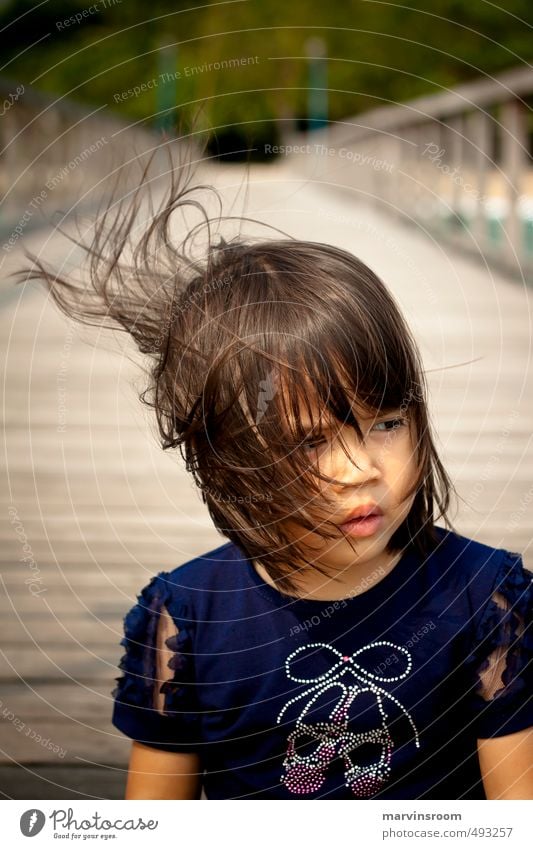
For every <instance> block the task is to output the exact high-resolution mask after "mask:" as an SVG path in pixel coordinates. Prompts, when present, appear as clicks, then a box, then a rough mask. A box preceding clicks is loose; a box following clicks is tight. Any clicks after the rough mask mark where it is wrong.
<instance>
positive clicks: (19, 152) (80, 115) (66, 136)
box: [0, 79, 156, 251]
mask: <svg viewBox="0 0 533 849" xmlns="http://www.w3.org/2000/svg"><path fill="white" fill-rule="evenodd" d="M155 143H156V136H155V134H153V133H151V132H149V131H147V130H144V129H142V128H139V127H135V129H129V127H128V125H127V124H125V123H124V122H123V121H121V120H119V118H118V117H116V116H113V114H112V113H110V112H108V110H106V109H105V108H100V109H89V108H87V107H81V106H79V105H77V104H75V103H73V102H71V101H66V100H65V99H63V98H53V97H51V96H49V95H44V94H42V93H39V92H38V91H36V90H34V89H30V88H26V87H25V86H24V85H23V84H21V83H17V82H14V81H11V80H6V79H0V241H1V245H0V247H1V248H2V249H3V250H4V251H9V250H11V249H12V247H13V246H14V245H15V244H16V243H17V241H18V239H19V238H21V236H22V234H23V233H25V232H26V231H27V230H28V229H30V228H31V227H33V226H35V225H36V224H41V225H42V224H45V223H47V222H48V221H49V220H50V219H54V220H55V219H56V218H57V213H58V211H59V213H60V214H61V213H65V212H67V213H68V212H69V211H70V210H72V209H74V208H75V209H76V210H80V209H87V208H94V207H95V206H96V205H97V203H98V200H99V198H100V197H101V196H102V195H103V194H104V193H105V192H106V191H108V190H109V185H110V181H112V180H113V175H114V173H115V172H116V170H117V168H119V167H120V165H121V164H123V163H124V162H125V161H127V159H128V157H129V158H131V157H133V156H134V155H135V153H136V152H137V153H141V152H143V151H147V150H149V149H150V148H152V147H153V146H154V144H155Z"/></svg>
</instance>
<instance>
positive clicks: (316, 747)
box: [277, 640, 420, 798]
mask: <svg viewBox="0 0 533 849" xmlns="http://www.w3.org/2000/svg"><path fill="white" fill-rule="evenodd" d="M380 646H385V647H387V648H390V649H394V651H396V652H400V654H403V655H404V657H405V659H406V661H407V666H406V668H405V669H404V671H403V672H402V673H401V674H400V675H376V674H375V673H373V672H369V671H368V670H367V669H365V668H364V666H362V665H361V664H360V663H358V661H357V660H356V658H359V656H360V655H362V654H365V653H367V652H368V651H369V650H371V649H375V648H379V647H380ZM313 649H324V650H327V652H328V653H329V654H330V655H332V656H333V664H332V666H331V667H330V668H329V669H328V670H327V671H326V672H324V673H323V674H321V675H317V676H315V677H312V678H302V677H299V676H296V675H295V674H294V673H293V671H292V670H291V664H292V663H293V662H294V660H295V659H296V658H297V657H298V656H299V655H300V656H301V655H302V653H305V652H309V651H310V650H313ZM411 669H412V660H411V655H410V653H409V651H408V650H407V649H405V648H404V647H403V646H397V645H395V644H394V643H391V642H389V641H388V640H376V641H375V642H372V643H369V644H368V645H366V646H363V647H362V648H360V649H358V650H357V651H356V652H354V654H353V655H352V656H351V657H349V656H348V655H342V654H341V653H340V652H338V651H337V650H336V649H334V648H333V646H331V645H329V644H328V643H321V642H316V643H309V644H308V645H306V646H300V647H299V648H297V649H296V650H295V651H293V652H292V653H291V654H290V655H289V656H288V658H287V660H286V661H285V670H286V672H287V676H288V678H290V679H291V681H296V682H298V683H302V684H310V685H311V686H310V687H308V688H307V689H306V690H305V691H304V692H303V693H300V694H299V695H298V696H295V697H294V698H292V699H289V701H288V702H287V703H286V705H285V706H284V707H283V708H282V710H281V711H280V713H279V715H278V718H277V722H278V723H279V722H280V721H281V718H282V716H283V714H284V713H285V711H286V710H287V709H288V708H289V707H290V705H292V704H294V703H296V702H298V701H300V699H305V698H307V702H306V703H305V706H304V708H303V710H302V711H301V712H300V714H299V716H298V718H297V720H296V727H295V729H294V730H293V731H292V732H291V734H289V737H288V740H287V742H288V748H287V755H286V757H285V760H284V761H283V767H284V770H285V772H284V774H283V775H282V777H281V779H280V780H281V782H282V783H284V784H285V786H286V787H287V789H288V790H289V791H290V792H291V793H298V794H308V793H314V792H315V791H317V790H319V789H320V787H321V786H322V784H323V782H324V781H325V778H326V772H327V769H328V767H329V764H330V763H331V761H332V760H333V759H334V758H335V757H340V758H342V759H343V762H344V775H345V784H346V786H347V787H349V788H350V790H351V791H352V793H353V794H354V796H357V797H360V798H369V797H371V796H373V795H374V794H375V793H376V792H377V791H378V790H379V789H381V787H382V786H383V785H384V784H385V783H386V781H387V780H388V778H389V777H390V771H391V766H390V764H391V759H392V751H393V748H394V744H393V740H392V737H391V735H390V733H389V729H388V727H387V719H388V717H387V713H386V711H385V708H384V702H386V701H387V700H390V701H392V702H394V704H396V705H397V706H398V707H399V708H400V709H401V711H402V713H403V714H404V715H405V716H406V717H407V719H408V720H409V722H410V724H411V727H412V729H413V734H414V741H415V745H416V747H417V748H419V747H420V741H419V736H418V731H417V729H416V726H415V724H414V722H413V720H412V717H411V716H410V714H409V713H408V712H407V711H406V709H405V708H404V706H403V705H402V704H401V703H400V702H399V701H398V699H396V698H395V697H394V696H392V695H391V694H390V693H388V692H387V691H386V690H385V689H384V688H383V687H380V686H379V683H377V682H389V683H392V682H394V681H400V680H401V679H403V678H406V677H407V675H409V673H410V671H411ZM335 689H337V690H339V698H338V700H337V702H336V705H335V707H334V708H333V710H332V711H331V713H330V714H329V717H328V720H329V721H328V722H308V721H306V714H307V713H308V712H309V710H310V709H311V708H312V706H313V705H314V704H315V702H317V700H318V699H319V698H320V697H321V696H322V695H323V694H324V693H327V692H328V691H331V690H335ZM365 692H367V693H372V694H373V695H374V696H375V698H376V704H377V707H378V709H379V713H380V718H381V724H380V725H378V727H376V728H373V729H371V730H369V731H363V732H357V731H356V730H355V729H354V728H353V727H350V726H349V708H350V706H351V704H352V703H353V701H354V700H355V699H356V698H357V697H358V696H360V695H361V694H362V693H365ZM352 726H353V722H352ZM364 744H371V745H372V746H374V747H375V749H376V751H377V753H378V754H377V755H376V757H375V758H373V759H372V760H371V762H370V763H366V764H365V765H361V763H360V762H359V763H358V761H357V755H358V749H359V748H360V747H361V746H362V745H364ZM304 745H305V746H306V749H307V750H310V751H309V752H308V753H307V754H300V753H299V751H298V749H299V748H302V747H303V746H304Z"/></svg>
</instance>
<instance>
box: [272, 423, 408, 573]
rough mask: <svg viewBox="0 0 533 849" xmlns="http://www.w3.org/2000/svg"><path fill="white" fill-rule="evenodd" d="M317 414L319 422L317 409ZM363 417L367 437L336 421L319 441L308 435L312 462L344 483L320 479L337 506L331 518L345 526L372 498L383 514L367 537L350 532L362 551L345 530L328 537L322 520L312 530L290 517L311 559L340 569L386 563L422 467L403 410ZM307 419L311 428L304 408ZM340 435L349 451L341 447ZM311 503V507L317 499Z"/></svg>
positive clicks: (293, 530)
mask: <svg viewBox="0 0 533 849" xmlns="http://www.w3.org/2000/svg"><path fill="white" fill-rule="evenodd" d="M313 419H314V422H317V421H318V415H317V414H315V410H313ZM358 422H359V425H360V427H361V430H362V432H363V434H364V442H360V441H359V439H358V437H357V434H356V432H355V430H354V429H353V428H352V427H349V426H348V425H343V424H341V423H340V422H338V421H334V422H333V423H332V425H331V426H329V427H325V426H324V427H323V428H322V430H321V435H320V436H319V437H317V438H316V439H315V440H312V439H308V440H307V439H306V443H307V445H306V451H307V453H308V456H309V460H310V462H313V463H316V464H317V465H318V468H319V470H320V472H321V473H322V474H324V475H327V476H328V477H332V478H336V479H337V480H339V481H342V482H343V483H344V485H341V484H340V483H339V484H330V483H328V482H327V481H321V487H322V491H323V492H324V493H325V494H327V495H328V497H329V498H332V499H333V501H334V502H335V504H336V505H337V506H336V508H332V510H333V513H332V514H331V515H330V520H331V521H333V522H334V523H335V524H338V525H340V524H342V523H343V522H345V521H346V520H347V519H348V517H349V516H350V514H351V513H352V512H353V511H354V510H355V509H356V508H357V507H358V506H360V505H366V504H367V503H369V502H371V503H375V504H377V505H378V506H379V508H380V509H381V511H382V513H383V515H382V517H381V519H380V520H378V527H377V528H376V529H375V531H372V528H370V529H369V530H370V533H369V535H367V536H350V539H351V540H353V543H354V547H355V550H356V551H357V554H355V553H354V550H353V548H352V547H351V545H350V543H349V542H347V541H346V540H345V539H344V537H343V536H342V533H341V531H340V530H339V539H338V540H334V539H327V538H325V537H324V536H322V535H321V533H320V526H319V525H317V528H316V532H313V533H311V532H309V531H307V530H305V529H304V528H302V527H301V526H298V525H297V524H296V523H294V522H292V520H290V518H289V519H288V521H287V527H288V529H289V531H290V533H291V536H294V537H295V538H297V539H299V540H301V542H303V543H304V545H305V546H306V548H308V550H309V554H310V555H311V556H312V559H314V560H318V561H319V562H320V563H322V564H324V566H330V567H333V568H338V569H343V568H345V567H347V566H348V565H350V564H353V563H354V562H358V563H368V564H369V565H371V564H372V563H373V562H375V563H376V566H379V565H385V561H387V560H388V559H390V556H391V555H390V554H387V552H386V551H385V549H386V546H387V544H388V542H389V540H390V538H391V537H392V535H393V534H394V532H395V531H396V530H397V529H398V527H399V526H400V525H401V524H402V522H403V521H404V520H405V518H406V517H407V515H408V513H409V511H410V509H411V507H412V505H413V501H414V498H415V495H412V496H411V497H410V498H409V499H407V500H405V496H404V493H406V492H407V491H408V488H409V486H410V485H411V484H412V483H413V482H414V478H415V476H416V471H417V470H416V455H415V442H416V440H415V439H414V438H413V433H412V429H413V427H412V426H410V424H409V421H408V419H407V418H406V415H405V414H404V412H403V411H402V410H400V409H398V410H393V411H390V412H389V413H386V414H373V415H369V414H368V412H367V413H363V412H362V411H361V412H360V413H359V415H358ZM302 424H303V425H304V426H305V427H306V429H307V430H309V431H310V429H311V427H312V423H311V422H310V421H309V420H308V418H307V415H306V414H305V413H304V412H303V411H302ZM340 436H342V439H343V440H344V444H345V447H346V450H347V451H348V453H349V456H346V454H345V452H344V450H343V448H342V446H341V443H340V439H339V437H340ZM352 459H353V460H354V461H355V463H357V466H356V465H354V463H353V462H352ZM309 507H310V509H311V510H312V504H311V505H309Z"/></svg>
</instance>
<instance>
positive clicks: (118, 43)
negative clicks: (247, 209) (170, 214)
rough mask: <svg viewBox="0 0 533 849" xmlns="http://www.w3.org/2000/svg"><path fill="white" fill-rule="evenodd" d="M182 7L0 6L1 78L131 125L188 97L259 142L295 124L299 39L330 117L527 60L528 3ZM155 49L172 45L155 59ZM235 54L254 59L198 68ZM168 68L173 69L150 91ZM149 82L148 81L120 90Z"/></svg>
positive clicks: (182, 104) (316, 0) (303, 69)
mask: <svg viewBox="0 0 533 849" xmlns="http://www.w3.org/2000/svg"><path fill="white" fill-rule="evenodd" d="M192 2H193V0H186V2H185V0H171V2H169V0H151V2H150V3H146V2H144V0H95V2H93V3H92V4H90V3H87V2H75V0H45V2H41V3H40V4H35V2H30V0H11V2H4V3H3V4H1V5H0V29H2V42H1V47H0V51H1V54H2V55H1V59H2V66H3V70H2V74H3V75H5V76H7V77H9V78H11V79H13V80H16V81H17V82H20V81H22V82H23V83H24V84H25V85H29V84H33V85H34V86H35V87H37V88H39V89H41V90H43V91H46V92H49V93H53V94H55V95H57V94H59V95H61V96H66V97H69V98H71V99H74V100H76V101H79V102H82V103H85V104H87V105H89V106H98V105H102V104H107V106H108V108H109V109H112V110H115V111H116V112H118V113H119V114H121V115H122V116H124V117H125V118H126V119H129V120H134V121H143V122H147V123H154V122H156V121H157V116H156V112H157V111H158V110H160V109H163V108H168V104H169V103H170V104H174V105H175V109H174V114H173V119H175V118H176V117H177V116H178V115H179V117H180V118H181V119H182V120H184V121H185V126H186V125H187V121H188V120H189V119H190V116H191V115H192V114H193V111H194V110H197V109H198V107H199V105H201V107H202V118H201V120H202V126H204V127H207V126H209V127H211V128H216V133H217V135H218V136H219V137H222V136H223V134H224V127H227V126H231V125H234V127H240V132H241V133H242V132H243V131H244V128H254V132H253V133H252V134H251V137H252V136H253V137H256V138H258V137H261V138H264V137H267V136H268V137H269V138H271V139H272V138H273V137H275V132H274V128H275V127H276V126H279V124H280V122H281V121H284V120H298V121H299V122H300V124H301V122H302V120H305V118H306V115H307V86H308V59H307V49H308V48H307V47H306V43H307V42H308V40H309V39H310V38H312V37H315V38H316V37H320V38H322V39H323V40H324V42H325V45H326V52H327V55H328V68H327V74H328V77H327V87H328V89H329V95H328V100H329V118H330V120H333V121H336V120H342V119H343V118H346V117H347V116H350V115H353V114H356V113H358V112H361V111H364V110H366V109H369V108H371V107H374V106H378V105H385V104H388V103H395V102H398V101H403V100H406V99H409V98H412V97H416V96H418V95H422V94H430V93H436V92H439V91H441V90H442V88H443V87H444V88H445V87H449V86H454V85H456V84H457V83H460V82H462V81H466V80H469V79H472V78H475V77H478V76H480V75H482V74H496V73H498V72H499V71H502V70H505V69H507V68H509V67H513V66H516V65H519V64H521V63H524V62H531V61H532V59H533V40H532V39H531V24H532V23H533V21H532V7H531V2H530V0H506V4H505V8H499V7H498V6H497V5H496V4H493V3H490V2H487V1H486V0H477V2H475V3H472V2H471V0H468V2H466V0H411V2H410V4H409V5H403V4H401V3H400V2H380V1H379V0H344V2H343V3H342V4H338V5H335V4H325V3H324V2H323V0H293V2H292V3H291V4H287V3H286V2H285V0H266V2H265V0H227V2H221V3H215V2H212V3H205V4H203V5H198V7H197V8H191V4H192ZM84 11H85V15H84ZM76 14H81V18H80V19H79V21H76V20H74V21H72V20H71V21H70V23H68V24H66V23H65V21H67V19H69V18H71V16H75V15H76ZM162 45H175V47H174V48H173V52H172V50H170V51H166V53H164V54H163V53H162V51H161V50H160V47H161V46H162ZM245 57H257V59H254V60H250V62H249V64H244V65H243V66H239V67H230V68H220V69H216V68H211V69H209V67H208V66H209V63H216V62H222V61H223V60H238V59H241V58H245ZM163 63H164V64H163ZM169 63H170V64H169ZM169 67H173V68H174V69H175V73H176V74H177V73H178V72H179V74H180V76H179V78H178V79H176V80H171V81H170V82H167V83H166V84H165V85H163V84H162V83H161V78H160V77H159V74H160V73H161V72H162V69H164V70H166V71H168V68H169ZM187 69H189V70H187ZM191 69H194V70H191ZM151 80H157V81H158V82H157V85H152V87H151V88H148V87H146V90H145V91H141V92H140V93H139V94H138V95H131V94H129V95H127V96H126V97H122V94H123V93H124V92H127V90H128V89H132V88H133V87H134V86H139V87H140V86H142V84H143V83H144V84H148V83H149V81H151ZM169 98H170V100H169ZM159 121H160V123H161V118H160V119H159ZM232 132H233V134H234V135H235V129H234V130H233V131H232ZM245 135H246V133H245ZM248 135H250V134H248Z"/></svg>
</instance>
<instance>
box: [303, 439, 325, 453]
mask: <svg viewBox="0 0 533 849" xmlns="http://www.w3.org/2000/svg"><path fill="white" fill-rule="evenodd" d="M325 441H326V439H325V437H323V436H320V435H317V436H315V437H314V438H313V439H308V440H306V441H305V442H303V443H302V444H303V447H304V448H305V450H306V451H314V450H315V449H316V448H318V446H319V445H322V444H323V443H324V442H325Z"/></svg>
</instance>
